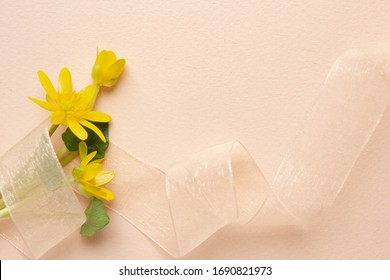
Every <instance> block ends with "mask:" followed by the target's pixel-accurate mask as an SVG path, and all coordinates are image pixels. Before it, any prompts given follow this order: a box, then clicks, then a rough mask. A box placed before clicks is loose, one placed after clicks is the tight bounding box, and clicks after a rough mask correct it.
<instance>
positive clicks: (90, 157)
mask: <svg viewBox="0 0 390 280" xmlns="http://www.w3.org/2000/svg"><path fill="white" fill-rule="evenodd" d="M96 154H97V151H93V152H92V153H90V154H88V155H87V156H86V157H84V158H83V160H82V161H81V162H80V166H83V167H85V166H87V165H88V163H89V162H90V161H91V160H92V159H93V158H94V157H95V156H96ZM91 164H93V162H92V163H91ZM96 164H97V163H96Z"/></svg>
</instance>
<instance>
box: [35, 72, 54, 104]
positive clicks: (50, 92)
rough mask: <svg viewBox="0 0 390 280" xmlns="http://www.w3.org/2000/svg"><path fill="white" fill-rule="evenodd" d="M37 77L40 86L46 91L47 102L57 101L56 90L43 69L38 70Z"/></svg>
mask: <svg viewBox="0 0 390 280" xmlns="http://www.w3.org/2000/svg"><path fill="white" fill-rule="evenodd" d="M38 78H39V81H40V82H41V85H42V87H43V88H44V90H45V91H46V100H47V101H49V102H50V101H57V92H56V90H55V89H54V87H53V84H52V83H51V81H50V79H49V77H48V76H47V75H46V74H45V73H44V72H43V71H38Z"/></svg>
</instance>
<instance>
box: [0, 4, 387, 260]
mask: <svg viewBox="0 0 390 280" xmlns="http://www.w3.org/2000/svg"><path fill="white" fill-rule="evenodd" d="M389 15H390V2H388V1H384V0H383V1H379V0H377V1H373V0H360V1H355V0H353V1H352V0H350V1H332V0H325V1H309V0H293V1H288V3H286V1H271V0H269V1H268V0H267V1H245V2H243V1H179V0H176V1H173V0H171V1H157V0H154V1H86V0H84V1H56V2H52V1H9V0H3V1H2V7H1V9H0V40H1V42H2V43H1V45H0V50H1V52H0V61H1V66H2V67H1V76H2V78H1V79H0V88H1V91H0V98H1V102H0V117H1V123H0V129H1V131H2V134H1V145H0V154H2V153H4V152H5V151H6V150H8V148H10V147H11V146H12V145H13V144H14V143H15V142H16V141H18V140H19V139H21V138H22V137H23V136H24V135H26V134H27V133H28V132H29V131H30V130H32V129H33V128H34V127H35V126H37V125H38V124H39V123H40V122H41V121H42V120H44V119H45V118H46V117H47V116H48V114H47V112H45V111H43V110H41V109H40V108H38V107H37V106H35V105H33V104H32V102H30V101H29V100H28V99H27V96H29V95H31V96H34V97H42V96H43V90H42V88H41V86H40V84H39V81H38V78H37V76H36V72H37V70H38V69H42V70H44V71H45V72H46V73H47V74H48V75H49V76H50V77H51V78H52V80H54V81H55V80H56V78H57V76H58V73H59V70H60V69H61V68H62V67H63V66H67V67H68V68H69V69H70V71H71V73H72V75H73V81H74V87H75V88H76V89H80V88H81V87H83V86H84V85H87V84H88V83H89V82H90V81H91V78H90V69H91V66H92V64H93V61H94V55H95V51H96V47H99V48H100V49H112V50H114V51H115V52H116V53H117V54H118V56H120V57H124V58H126V59H127V67H126V72H125V74H124V77H123V79H122V80H121V81H120V83H119V84H118V85H117V86H116V88H115V89H114V90H113V91H112V92H109V93H107V94H106V95H105V96H102V97H101V98H100V100H99V102H98V105H97V106H98V108H99V109H101V110H104V111H106V112H107V113H109V114H110V115H111V116H112V117H113V119H114V121H113V125H112V130H111V139H112V140H113V141H114V142H115V143H116V144H118V145H119V146H121V147H123V148H125V149H126V150H128V151H130V152H131V153H132V154H133V155H135V156H136V157H138V158H140V159H142V160H145V161H146V162H148V163H150V164H152V165H154V166H156V167H158V168H161V169H163V170H164V169H166V168H167V167H168V166H169V164H170V163H172V162H174V161H176V160H178V159H181V158H183V157H185V156H188V155H191V154H193V153H195V152H198V151H201V150H203V149H205V148H208V147H210V146H213V145H216V144H221V143H225V142H228V141H231V140H235V139H237V140H240V141H241V142H242V143H243V144H244V145H245V146H246V147H247V148H248V150H249V151H250V152H251V154H252V156H253V157H254V159H255V160H256V162H257V163H258V164H259V166H260V167H261V168H262V170H263V172H264V175H265V176H266V178H267V179H268V180H272V178H273V177H274V175H275V173H276V171H277V167H278V165H279V163H280V161H281V159H282V157H283V155H284V154H285V152H286V151H287V148H288V146H289V143H290V142H291V140H292V139H293V137H294V135H295V133H296V131H297V127H299V125H300V123H302V121H303V120H304V118H305V114H306V113H307V111H308V110H309V109H310V107H311V106H312V105H313V103H314V102H315V99H316V96H317V95H318V94H319V93H320V90H321V88H322V85H323V82H324V79H325V77H326V75H327V72H328V70H329V69H330V67H331V65H332V64H333V62H334V61H335V59H336V58H337V57H338V56H339V55H340V54H341V53H343V52H344V51H346V50H348V49H351V48H355V47H367V46H372V45H376V44H381V45H386V44H388V45H389V48H390V21H389ZM389 131H390V110H388V111H387V112H386V114H385V117H384V121H383V122H382V123H381V124H380V126H379V128H378V130H377V132H376V133H375V135H374V136H373V138H372V140H371V141H370V143H369V144H368V146H367V148H366V150H365V151H364V153H363V154H362V156H361V157H360V159H359V161H358V163H357V165H356V167H355V168H354V170H353V172H352V174H351V176H350V177H349V179H348V181H347V183H346V185H345V188H344V189H343V191H342V192H341V193H340V195H339V197H338V199H337V200H336V202H335V204H334V206H333V207H332V208H331V209H329V210H328V211H325V212H324V213H322V214H321V216H319V217H318V218H317V219H315V220H314V221H313V222H312V223H311V224H310V227H309V229H308V230H307V231H304V232H303V231H301V230H297V229H277V230H261V231H252V230H247V229H245V228H243V229H238V228H227V229H223V230H221V231H220V232H218V233H217V234H216V235H214V236H213V237H212V238H211V239H210V240H208V241H207V242H206V243H204V244H203V245H202V246H201V247H199V248H198V249H196V250H195V251H194V252H192V253H190V254H189V255H187V256H186V258H201V259H214V258H222V259H224V258H234V259H246V258H253V259H291V258H292V259H328V258H332V259H333V258H335V259H339V258H351V259H371V258H385V259H388V258H390V249H389V248H390V166H389V162H390V136H389V135H390V134H389ZM111 219H112V221H111V225H110V226H109V227H108V228H107V229H105V230H104V231H102V232H101V233H100V234H99V236H97V237H96V238H95V240H85V239H82V238H80V237H78V233H75V234H74V235H73V236H72V237H70V238H69V239H67V240H66V241H64V242H63V243H61V244H60V245H59V246H57V247H56V248H54V249H53V250H52V251H50V252H49V253H48V254H47V255H46V256H45V258H60V259H63V258H76V259H79V258H92V259H93V258H97V259H106V258H109V259H110V258H114V259H115V258H123V259H138V258H147V259H149V258H153V259H156V258H170V257H169V255H167V254H166V253H165V252H163V251H162V250H161V249H160V248H159V247H158V246H156V245H155V244H154V243H153V242H151V241H150V240H149V239H148V238H146V237H145V236H144V235H142V234H141V233H139V232H138V231H137V230H136V229H135V228H134V227H132V226H131V225H128V224H126V223H124V221H123V220H122V219H121V218H119V217H118V216H116V215H115V214H112V215H111ZM0 248H1V249H0V258H2V259H5V258H24V256H23V255H22V254H20V253H19V252H18V251H17V250H16V249H14V248H13V247H12V246H11V245H10V244H8V243H7V242H6V241H4V240H2V239H0Z"/></svg>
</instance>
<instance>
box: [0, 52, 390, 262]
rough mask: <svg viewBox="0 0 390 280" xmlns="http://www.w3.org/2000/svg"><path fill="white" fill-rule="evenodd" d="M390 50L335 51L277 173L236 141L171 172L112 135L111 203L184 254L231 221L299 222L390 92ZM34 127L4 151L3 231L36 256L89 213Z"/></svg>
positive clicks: (337, 177) (349, 163) (336, 186)
mask: <svg viewBox="0 0 390 280" xmlns="http://www.w3.org/2000/svg"><path fill="white" fill-rule="evenodd" d="M389 81H390V51H383V50H382V49H378V50H373V49H370V50H367V51H362V50H351V51H349V52H347V53H345V54H344V55H342V56H341V57H339V58H338V59H337V61H336V62H335V63H334V65H333V67H332V69H331V70H330V72H329V75H328V77H327V80H326V82H325V86H324V89H323V92H322V93H321V94H320V95H319V97H318V100H317V102H316V105H315V106H314V107H313V110H312V113H311V114H309V115H308V118H307V120H306V121H305V122H304V124H303V126H302V127H301V128H300V130H299V132H298V134H297V136H296V138H295V139H294V141H293V142H292V145H291V147H290V150H289V152H288V153H287V154H286V155H285V157H284V159H283V161H282V162H281V164H280V166H279V170H278V172H277V174H276V176H275V178H274V180H273V182H272V183H268V182H267V181H266V179H265V178H264V176H263V175H262V173H261V170H260V169H259V167H258V166H257V165H256V163H255V162H254V160H253V159H252V157H251V156H250V154H249V153H248V151H247V150H246V149H245V148H244V146H243V145H242V144H241V143H239V142H232V143H227V144H223V145H219V146H216V147H213V148H210V149H208V150H205V151H203V152H201V153H199V154H196V155H194V156H192V157H190V158H188V159H185V160H183V161H180V162H177V163H175V164H173V165H171V167H170V168H169V169H168V170H167V172H166V173H164V172H162V171H160V170H157V169H156V168H153V167H151V166H149V165H147V164H145V163H143V162H142V161H140V160H138V159H136V158H134V157H133V156H131V155H130V154H129V153H127V152H126V151H124V150H122V149H121V148H119V147H118V146H116V145H115V144H112V143H111V145H110V148H109V151H108V154H107V157H106V161H105V168H107V169H108V170H113V171H114V172H115V174H116V178H115V180H114V181H113V182H112V183H110V185H109V187H110V189H111V190H112V191H113V192H114V193H115V194H116V199H115V200H114V201H112V202H110V203H108V204H107V206H108V207H109V208H110V209H112V210H113V211H114V212H116V213H117V214H119V215H120V216H122V217H123V218H124V220H126V221H128V222H130V223H132V224H133V225H134V226H136V227H137V228H138V229H139V230H140V231H142V232H143V233H144V234H146V235H147V236H149V237H150V238H151V239H152V240H154V241H155V242H156V243H157V244H159V245H160V246H161V247H162V248H163V249H164V250H165V251H167V252H168V253H169V254H171V255H172V256H174V257H180V256H183V255H185V254H187V253H188V252H190V251H191V250H193V249H194V248H196V247H197V246H198V245H199V244H201V243H202V242H203V241H205V240H206V239H207V238H209V237H210V236H211V235H212V234H213V233H215V232H216V231H217V230H219V229H221V228H222V227H224V226H226V225H228V224H232V223H238V224H239V223H242V224H243V223H251V224H252V225H254V226H259V227H261V226H269V225H290V224H302V223H304V222H305V221H307V220H308V219H310V218H312V217H314V216H315V215H316V214H318V213H319V212H320V211H321V210H322V209H324V208H326V207H329V206H330V205H331V204H332V202H333V201H334V200H335V198H336V196H337V194H338V193H339V192H340V190H341V188H342V186H343V185H344V182H345V181H346V179H347V177H348V175H349V173H350V171H351V170H352V168H353V166H354V164H355V162H356V160H357V159H358V157H359V155H360V154H361V152H362V151H363V149H364V147H365V145H366V144H367V142H368V141H369V139H370V137H371V136H372V134H373V132H374V130H375V128H376V127H377V125H378V123H379V122H380V120H381V118H382V116H383V113H384V111H385V109H386V108H387V106H388V102H389V100H390V87H389ZM47 128H48V126H47V123H46V124H44V125H41V126H40V127H38V128H37V129H35V130H34V131H33V132H32V133H31V134H30V135H28V136H27V137H26V138H25V139H24V140H22V141H21V142H20V143H18V144H17V145H15V146H14V147H13V148H12V149H11V150H10V151H8V152H7V153H6V154H5V155H4V156H3V157H2V158H1V159H0V191H1V193H2V195H3V199H4V201H5V203H6V205H7V207H8V208H9V209H10V217H11V218H10V219H3V220H0V234H1V235H2V236H3V237H5V238H6V239H8V240H9V241H10V242H11V243H12V244H14V245H15V246H16V247H17V248H18V249H20V250H21V251H22V252H24V253H25V254H27V255H29V256H32V257H35V258H37V257H39V256H41V255H42V254H44V253H45V252H46V251H47V250H49V249H50V248H51V247H53V246H54V245H55V244H57V243H58V242H60V241H61V240H62V239H64V238H66V237H67V236H68V235H69V234H70V233H71V232H73V231H75V230H76V229H78V228H79V227H80V226H81V224H82V223H83V222H84V214H83V210H82V209H81V207H80V205H79V202H78V201H77V198H76V197H75V195H74V193H73V191H72V188H71V187H70V186H69V185H68V183H67V180H66V178H65V176H64V174H63V171H62V169H61V166H60V165H59V163H58V160H57V158H56V155H55V152H54V149H53V147H52V144H51V142H50V138H49V136H48V133H47Z"/></svg>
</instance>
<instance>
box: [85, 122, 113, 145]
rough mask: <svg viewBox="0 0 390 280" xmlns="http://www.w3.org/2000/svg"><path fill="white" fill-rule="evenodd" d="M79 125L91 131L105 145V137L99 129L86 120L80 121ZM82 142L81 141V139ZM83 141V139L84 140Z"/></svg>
mask: <svg viewBox="0 0 390 280" xmlns="http://www.w3.org/2000/svg"><path fill="white" fill-rule="evenodd" d="M80 124H81V125H83V126H85V127H88V128H89V129H91V130H92V131H93V132H95V133H96V135H97V136H99V138H100V139H101V140H102V141H103V142H104V143H106V142H107V140H106V137H104V134H103V133H102V132H101V131H100V129H99V128H98V127H97V126H96V125H94V124H93V123H90V122H89V121H87V120H81V121H80ZM82 140H83V139H82ZM84 140H85V139H84Z"/></svg>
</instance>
